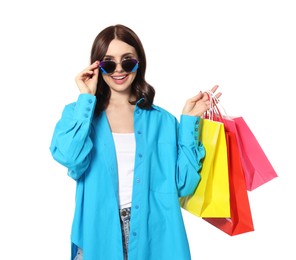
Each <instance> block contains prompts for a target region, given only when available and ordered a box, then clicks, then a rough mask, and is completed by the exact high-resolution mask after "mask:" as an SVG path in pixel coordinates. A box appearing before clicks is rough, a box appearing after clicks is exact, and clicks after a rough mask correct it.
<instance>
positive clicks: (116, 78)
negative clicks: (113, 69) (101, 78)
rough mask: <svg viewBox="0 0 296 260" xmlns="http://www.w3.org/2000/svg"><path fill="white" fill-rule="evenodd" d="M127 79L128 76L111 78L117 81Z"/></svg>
mask: <svg viewBox="0 0 296 260" xmlns="http://www.w3.org/2000/svg"><path fill="white" fill-rule="evenodd" d="M126 77H127V75H124V76H111V78H112V79H115V80H121V79H125V78H126Z"/></svg>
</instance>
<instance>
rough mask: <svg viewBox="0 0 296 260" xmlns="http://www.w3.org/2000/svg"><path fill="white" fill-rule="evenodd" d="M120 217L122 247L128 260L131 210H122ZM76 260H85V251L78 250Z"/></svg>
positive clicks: (125, 259)
mask: <svg viewBox="0 0 296 260" xmlns="http://www.w3.org/2000/svg"><path fill="white" fill-rule="evenodd" d="M119 215H120V220H121V233H122V244H123V245H122V246H123V254H124V260H127V252H128V240H129V233H130V220H131V208H124V209H120V210H119ZM74 260H83V250H82V249H81V248H78V251H77V254H76V256H75V258H74Z"/></svg>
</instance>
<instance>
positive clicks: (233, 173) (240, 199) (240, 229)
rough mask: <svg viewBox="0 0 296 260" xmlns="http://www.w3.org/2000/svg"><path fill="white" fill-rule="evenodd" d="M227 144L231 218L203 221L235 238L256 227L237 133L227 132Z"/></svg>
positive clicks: (206, 219)
mask: <svg viewBox="0 0 296 260" xmlns="http://www.w3.org/2000/svg"><path fill="white" fill-rule="evenodd" d="M226 142H227V152H228V153H227V155H228V170H229V185H230V214H231V217H230V218H203V219H204V220H205V221H207V222H209V223H210V224H212V225H213V226H215V227H217V228H218V229H220V230H222V231H223V232H225V233H227V234H228V235H231V236H234V235H238V234H242V233H246V232H250V231H253V230H254V225H253V219H252V213H251V208H250V204H249V198H248V191H247V187H246V183H245V178H244V173H243V169H242V165H241V160H240V152H239V148H238V143H237V140H236V135H235V133H232V132H229V131H227V132H226Z"/></svg>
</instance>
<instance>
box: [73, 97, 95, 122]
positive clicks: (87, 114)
mask: <svg viewBox="0 0 296 260" xmlns="http://www.w3.org/2000/svg"><path fill="white" fill-rule="evenodd" d="M96 101H97V99H96V96H94V95H91V94H80V95H79V97H78V100H77V102H76V105H75V110H74V111H75V115H76V118H77V119H82V120H90V119H92V116H93V113H94V110H95V108H96Z"/></svg>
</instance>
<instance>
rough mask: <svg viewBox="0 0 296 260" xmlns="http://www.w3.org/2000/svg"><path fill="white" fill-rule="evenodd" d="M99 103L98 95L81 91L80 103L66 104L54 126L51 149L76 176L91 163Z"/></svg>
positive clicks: (74, 176) (69, 171) (61, 162)
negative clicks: (91, 134) (91, 136)
mask: <svg viewBox="0 0 296 260" xmlns="http://www.w3.org/2000/svg"><path fill="white" fill-rule="evenodd" d="M95 105H96V97H95V96H93V95H90V94H80V95H79V97H78V100H77V102H76V103H72V104H69V105H66V106H65V108H64V110H63V113H62V116H61V118H60V119H59V121H58V122H57V124H56V126H55V129H54V133H53V136H52V140H51V145H50V152H51V154H52V156H53V158H54V159H55V160H56V161H57V162H59V163H60V164H62V165H64V166H65V167H67V168H68V175H69V176H70V177H72V178H73V179H78V178H79V177H80V176H81V175H82V174H83V173H84V172H85V170H86V169H87V167H88V165H89V163H90V157H91V150H92V147H93V143H92V140H91V138H90V132H91V122H92V119H93V114H94V110H95Z"/></svg>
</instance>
